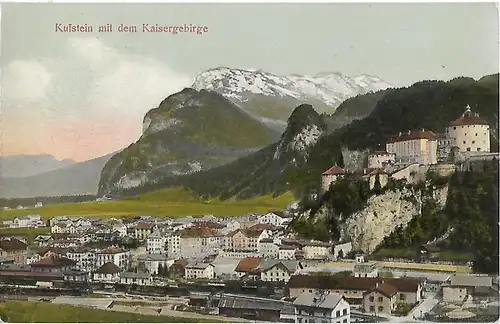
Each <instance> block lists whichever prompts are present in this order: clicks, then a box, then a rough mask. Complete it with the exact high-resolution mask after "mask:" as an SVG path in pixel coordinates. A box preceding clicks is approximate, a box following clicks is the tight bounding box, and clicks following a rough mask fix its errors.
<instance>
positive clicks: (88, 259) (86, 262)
mask: <svg viewBox="0 0 500 324" xmlns="http://www.w3.org/2000/svg"><path fill="white" fill-rule="evenodd" d="M66 257H68V258H69V259H71V260H73V261H75V262H76V267H77V269H78V270H81V271H94V270H95V269H96V268H97V267H96V256H95V253H94V251H93V250H91V249H88V248H84V247H82V248H77V249H74V250H71V251H69V252H68V253H67V254H66Z"/></svg>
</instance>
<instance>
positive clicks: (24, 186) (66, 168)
mask: <svg viewBox="0 0 500 324" xmlns="http://www.w3.org/2000/svg"><path fill="white" fill-rule="evenodd" d="M113 154H114V153H111V154H108V155H105V156H102V157H98V158H95V159H92V160H89V161H85V162H79V163H77V162H75V161H70V160H64V161H57V160H56V159H55V158H54V157H52V156H50V155H20V156H16V157H10V156H7V157H2V158H1V159H2V160H1V161H2V162H4V163H3V164H2V167H3V169H2V170H3V171H5V172H2V177H0V198H28V197H48V196H68V195H84V194H96V192H97V185H98V183H99V178H100V173H101V170H102V168H103V166H104V164H106V162H107V161H108V160H109V159H110V158H111V156H113ZM14 161H19V163H22V165H23V166H36V165H41V166H44V167H45V168H40V170H39V171H41V172H36V171H37V170H36V168H33V169H30V168H28V167H26V168H16V167H15V166H14V165H12V163H13V162H14ZM40 161H43V162H46V163H45V164H42V163H40ZM54 161H57V162H61V163H57V162H54ZM48 162H52V163H48ZM9 166H10V167H11V168H8V167H9ZM44 170H45V171H44ZM21 171H22V172H21ZM12 174H14V175H17V177H12V176H10V177H7V175H12Z"/></svg>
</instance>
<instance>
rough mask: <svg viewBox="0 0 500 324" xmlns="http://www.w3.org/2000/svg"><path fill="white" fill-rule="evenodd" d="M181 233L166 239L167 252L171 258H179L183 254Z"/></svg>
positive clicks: (173, 234) (168, 236) (175, 233)
mask: <svg viewBox="0 0 500 324" xmlns="http://www.w3.org/2000/svg"><path fill="white" fill-rule="evenodd" d="M179 233H180V232H179V231H176V232H173V233H171V234H170V235H167V237H166V252H167V255H168V257H169V258H177V257H178V256H179V255H180V253H181V236H180V234H179Z"/></svg>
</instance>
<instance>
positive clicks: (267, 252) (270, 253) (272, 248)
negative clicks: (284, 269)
mask: <svg viewBox="0 0 500 324" xmlns="http://www.w3.org/2000/svg"><path fill="white" fill-rule="evenodd" d="M258 249H259V256H260V257H261V258H264V259H267V258H269V259H279V251H280V248H279V246H278V245H277V244H276V243H275V242H274V240H273V239H271V238H265V239H262V240H260V241H259V243H258Z"/></svg>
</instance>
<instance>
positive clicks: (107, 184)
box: [99, 89, 279, 195]
mask: <svg viewBox="0 0 500 324" xmlns="http://www.w3.org/2000/svg"><path fill="white" fill-rule="evenodd" d="M278 137H279V134H277V133H276V132H274V131H272V130H270V129H268V128H267V127H266V126H265V125H263V124H262V123H261V122H259V121H256V120H255V119H253V118H252V117H250V116H249V115H248V114H246V113H245V112H243V111H242V110H241V109H239V108H238V107H236V106H235V105H234V104H233V103H231V102H230V101H228V100H227V99H225V98H224V97H222V96H221V95H219V94H217V93H215V92H208V91H205V90H202V91H196V90H193V89H184V90H183V91H181V92H179V93H177V94H174V95H171V96H169V97H168V98H166V99H165V100H164V101H163V102H162V103H161V104H160V105H159V107H158V108H155V109H152V110H151V111H149V112H148V113H147V114H146V116H145V117H144V122H143V135H142V136H141V138H140V139H139V140H138V141H137V142H135V143H133V144H131V145H130V146H129V147H128V148H126V149H124V150H123V151H122V152H120V153H118V154H116V155H114V156H113V157H112V158H111V159H110V161H109V162H108V163H107V164H106V165H105V166H104V168H103V170H102V173H101V179H100V183H99V195H104V194H114V193H119V192H120V191H121V190H124V189H127V188H133V187H136V186H139V185H141V184H144V183H155V182H156V181H157V179H159V178H161V177H164V176H171V175H176V174H187V173H191V172H196V171H199V170H203V169H208V168H211V167H214V166H217V165H221V164H224V163H227V162H230V161H233V160H234V159H236V158H238V157H241V156H245V155H248V154H249V153H251V152H253V151H255V150H257V149H259V148H262V147H264V146H266V145H267V144H269V143H272V142H273V141H275V140H276V139H277V138H278Z"/></svg>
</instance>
